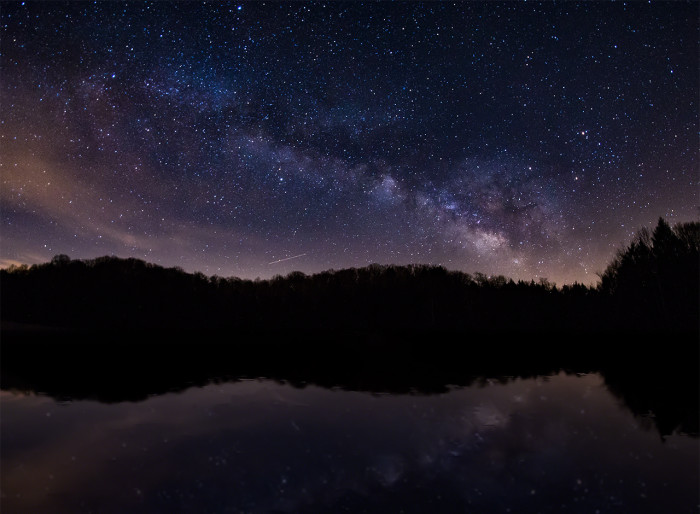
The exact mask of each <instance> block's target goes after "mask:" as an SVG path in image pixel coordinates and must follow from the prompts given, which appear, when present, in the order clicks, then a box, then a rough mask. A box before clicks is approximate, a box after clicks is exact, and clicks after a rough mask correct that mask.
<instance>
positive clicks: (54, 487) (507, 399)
mask: <svg viewBox="0 0 700 514" xmlns="http://www.w3.org/2000/svg"><path fill="white" fill-rule="evenodd" d="M2 395H3V396H2V400H3V418H2V427H3V430H2V442H3V474H2V486H3V491H5V492H6V494H5V496H4V497H3V506H4V507H6V509H7V510H8V511H12V512H20V511H21V512H52V513H62V512H71V513H72V512H78V511H82V510H87V509H92V510H95V511H99V512H103V511H104V512H134V513H137V512H149V513H150V512H191V511H193V510H198V511H201V510H210V511H217V512H229V511H230V512H241V511H243V512H358V511H362V512H397V511H403V512H465V511H469V512H472V511H473V512H560V511H564V512H596V511H600V512H609V511H623V512H691V511H694V508H695V507H696V506H697V498H698V496H697V480H698V452H697V449H698V441H697V439H692V438H689V437H686V436H682V435H678V434H674V435H672V436H670V437H669V438H667V439H666V441H665V442H662V441H661V440H660V439H659V437H658V434H656V433H655V432H654V431H653V430H648V428H645V427H644V426H643V425H640V423H639V420H637V419H634V418H633V417H632V416H631V415H630V414H629V412H627V411H626V410H625V409H624V408H621V405H620V404H619V403H618V402H617V401H616V400H615V399H614V398H613V397H612V396H611V395H610V394H609V393H608V392H607V390H606V389H605V387H604V385H603V383H602V380H601V378H600V376H598V375H588V376H583V377H573V376H565V375H563V374H560V375H557V376H552V377H540V378H537V379H525V380H520V379H518V380H514V381H507V382H506V383H502V384H499V383H494V382H491V381H489V382H485V383H484V384H482V385H481V386H472V387H469V388H457V389H453V390H451V391H450V392H449V393H446V394H440V395H436V396H421V395H370V394H367V393H358V392H351V391H341V390H328V389H321V388H318V387H315V386H309V387H307V388H304V389H295V388H292V387H290V386H288V385H282V384H279V383H274V382H271V381H262V380H261V381H245V382H238V383H223V384H211V385H208V386H206V387H204V388H192V389H188V390H186V391H185V392H183V393H182V394H179V395H176V394H165V395H160V396H154V397H151V398H149V399H147V400H146V401H143V402H136V403H132V402H123V403H119V404H112V405H103V404H99V403H96V402H91V401H75V402H72V403H70V402H69V403H65V404H58V403H56V402H55V401H53V400H50V399H48V398H46V397H43V396H33V395H32V396H20V395H17V394H14V393H6V392H3V393H2ZM76 427H80V428H79V429H78V430H76ZM177 470H180V471H177Z"/></svg>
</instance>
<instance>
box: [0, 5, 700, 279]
mask: <svg viewBox="0 0 700 514" xmlns="http://www.w3.org/2000/svg"><path fill="white" fill-rule="evenodd" d="M698 14H699V13H698V4H697V3H696V2H693V3H682V2H673V3H652V4H646V3H645V4H642V3H636V2H635V3H630V4H623V3H615V4H608V3H587V4H576V3H572V2H566V3H560V4H557V3H554V4H553V3H547V4H534V5H532V4H530V3H514V2H513V3H506V4H496V3H477V2H465V3H456V4H443V3H439V4H438V3H423V4H421V3H372V4H359V3H327V4H322V3H293V4H287V3H269V4H268V3H241V4H236V3H207V4H199V3H190V2H185V3H165V2H160V3H137V4H133V3H129V4H123V3H115V2H105V3H97V4H93V3H89V4H88V3H67V4H62V3H29V2H27V3H26V4H25V3H8V2H2V4H1V18H2V34H1V38H0V51H1V53H2V56H1V61H0V64H1V68H0V72H1V73H0V85H1V94H2V98H1V102H0V144H1V146H0V150H1V151H0V166H1V168H0V170H1V172H2V189H1V191H0V199H1V200H2V213H1V214H2V225H1V233H0V235H1V238H2V239H1V242H2V244H1V246H0V260H1V262H2V264H3V265H8V264H11V263H34V262H43V261H46V260H49V259H50V258H51V257H52V256H53V255H55V254H59V253H65V254H68V255H69V256H71V257H73V258H88V257H95V256H99V255H118V256H121V257H127V256H133V257H138V258H142V259H145V260H147V261H150V262H156V263H159V264H162V265H165V266H181V267H183V268H184V269H186V270H189V271H194V270H201V271H203V272H205V273H207V274H218V275H221V276H231V275H236V276H240V277H245V278H255V277H261V278H268V277H271V276H273V275H275V274H286V273H288V272H290V271H292V270H301V271H304V272H307V273H311V272H316V271H320V270H323V269H328V268H335V269H340V268H345V267H351V266H354V267H359V266H365V265H367V264H369V263H373V262H378V263H385V264H388V263H394V264H407V263H430V264H440V265H444V266H446V267H447V268H449V269H459V270H463V271H467V272H476V271H479V272H483V273H486V274H503V275H506V276H510V277H513V278H516V279H526V280H530V279H535V280H537V279H538V278H540V277H548V278H549V279H550V280H552V281H555V282H557V283H559V284H561V283H568V282H573V281H575V280H576V281H579V282H584V283H587V284H590V283H594V282H595V281H596V280H597V276H596V272H600V271H602V270H603V269H604V268H605V265H606V263H607V262H608V261H609V260H610V258H611V257H612V256H613V255H614V252H615V250H616V248H619V247H620V246H621V245H623V244H624V243H626V242H627V241H629V239H630V237H631V235H632V234H633V233H634V231H635V230H636V229H638V228H639V227H641V226H651V225H653V224H654V223H655V222H656V220H657V219H658V218H659V216H664V217H666V218H667V219H668V220H669V222H671V223H675V222H680V221H689V220H692V219H697V215H698V211H697V206H698V200H697V192H698V190H697V186H698V173H697V169H698V140H697V137H698V136H697V135H698V103H697V101H698V91H699V90H698V75H699V71H698V45H697V42H698Z"/></svg>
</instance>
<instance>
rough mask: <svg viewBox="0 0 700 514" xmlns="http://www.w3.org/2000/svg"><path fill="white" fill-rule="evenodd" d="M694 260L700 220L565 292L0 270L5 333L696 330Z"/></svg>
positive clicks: (473, 283) (489, 285) (119, 271)
mask: <svg viewBox="0 0 700 514" xmlns="http://www.w3.org/2000/svg"><path fill="white" fill-rule="evenodd" d="M699 251H700V223H698V222H691V223H681V224H678V225H676V226H675V227H673V228H671V227H670V226H669V225H668V223H667V222H666V221H665V220H664V219H659V222H658V224H657V226H656V228H655V229H654V230H653V231H652V232H650V231H648V230H647V229H641V230H640V231H639V232H638V233H637V235H636V236H635V238H634V239H633V240H632V242H631V243H630V244H629V245H628V246H627V247H625V248H623V249H621V250H619V251H618V253H617V255H616V256H615V258H614V259H613V261H612V262H611V263H610V264H609V266H608V267H607V269H606V270H605V271H604V272H603V273H602V274H601V281H600V284H599V285H598V286H597V287H587V286H584V285H582V284H573V285H565V286H563V287H560V288H558V287H555V286H554V285H553V284H551V283H550V282H548V281H547V280H545V279H542V280H540V281H538V282H535V281H530V282H525V281H517V282H516V281H513V280H510V279H507V278H505V277H503V276H495V277H487V276H485V275H483V274H481V273H476V274H473V275H470V274H468V273H463V272H460V271H449V270H447V269H445V268H443V267H441V266H431V265H420V264H418V265H408V266H395V265H379V264H372V265H370V266H367V267H364V268H350V269H343V270H338V271H335V270H328V271H324V272H322V273H318V274H314V275H306V274H304V273H302V272H299V271H295V272H292V273H290V274H288V275H287V276H284V277H283V276H279V275H278V276H275V277H273V278H272V279H270V280H243V279H240V278H235V277H232V278H222V277H219V276H212V277H207V276H205V275H204V274H202V273H193V274H190V273H186V272H184V271H183V270H182V269H180V268H164V267H161V266H158V265H155V264H149V263H146V262H144V261H142V260H139V259H135V258H128V259H121V258H117V257H99V258H96V259H86V260H72V259H70V258H69V257H68V256H66V255H57V256H55V257H54V258H53V259H52V260H51V262H48V263H44V264H36V265H33V266H11V267H10V268H8V269H5V270H1V271H0V287H1V288H2V293H1V294H0V308H1V313H2V320H3V322H4V324H5V326H7V325H8V322H11V323H13V324H21V325H25V326H44V327H57V328H64V329H80V330H87V329H120V330H123V329H154V330H162V329H172V330H178V329H193V330H216V331H221V330H223V331H233V332H235V331H242V330H243V331H245V330H250V331H256V330H258V331H259V330H282V331H284V330H290V329H296V330H328V331H337V330H354V331H368V332H373V331H385V330H399V331H401V330H408V331H411V330H442V331H449V332H454V331H457V332H471V333H490V334H493V333H497V334H500V333H510V332H519V333H562V332H563V333H596V332H601V331H602V332H610V331H620V332H629V331H645V332H648V331H661V332H669V331H670V332H684V333H696V332H697V330H698V312H699V309H698V298H699V296H700V295H699V293H698V291H699V289H698V285H699V284H700V274H699V269H698V268H699V263H700V258H699ZM15 326H16V325H15Z"/></svg>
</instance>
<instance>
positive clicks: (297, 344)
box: [0, 327, 700, 436]
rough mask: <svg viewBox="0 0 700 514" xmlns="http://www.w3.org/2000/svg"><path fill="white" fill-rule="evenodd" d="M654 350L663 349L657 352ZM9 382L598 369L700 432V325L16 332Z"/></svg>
mask: <svg viewBox="0 0 700 514" xmlns="http://www.w3.org/2000/svg"><path fill="white" fill-rule="evenodd" d="M653 349H656V350H653ZM0 352H1V359H0V364H1V374H0V387H1V388H2V389H3V390H9V391H22V392H30V393H35V394H44V395H47V396H50V397H53V398H55V399H57V400H59V401H67V400H85V399H90V400H96V401H100V402H107V403H112V402H121V401H132V402H134V401H142V400H145V399H147V398H148V397H150V396H154V395H159V394H165V393H170V392H179V391H184V390H186V389H188V388H190V387H201V386H205V385H207V384H210V383H217V382H219V383H220V382H235V381H238V380H242V379H258V378H264V379H270V380H275V381H278V382H281V383H288V384H290V385H292V386H294V387H306V386H308V385H316V386H319V387H323V388H330V389H332V388H340V389H344V390H352V391H365V392H370V393H374V394H381V393H391V394H421V395H422V394H440V393H445V392H447V391H449V389H450V388H452V387H462V386H470V385H473V384H479V383H480V382H483V381H484V380H485V379H495V380H501V381H504V380H505V381H508V380H511V379H515V378H518V377H520V378H526V377H536V376H549V375H553V374H557V373H559V372H562V371H563V372H566V373H600V374H601V375H602V376H603V377H604V380H605V383H606V385H607V386H608V388H609V389H610V390H611V392H613V393H614V394H615V395H616V396H617V397H618V398H620V399H621V401H622V402H623V403H624V404H625V405H626V406H627V407H628V408H629V409H630V410H631V411H632V412H633V413H634V414H635V415H637V416H640V417H647V418H648V417H651V420H652V422H653V424H654V425H655V427H656V429H657V430H658V431H659V433H660V435H661V436H665V435H668V434H670V433H673V432H674V431H680V432H682V433H686V434H689V435H693V436H697V435H698V432H699V430H698V418H699V416H700V414H699V410H700V409H699V395H698V385H699V384H700V382H699V378H698V365H697V363H698V357H699V355H698V344H697V334H694V333H690V334H688V333H685V334H679V333H674V334H668V333H666V334H660V333H656V334H654V333H646V334H641V333H636V334H629V333H628V334H620V333H616V334H611V333H607V334H600V333H598V334H595V333H588V334H581V333H578V334H564V333H548V334H534V333H515V332H508V333H506V332H502V333H494V332H491V333H486V332H480V333H471V334H465V333H457V332H449V331H393V332H383V333H380V332H374V333H369V332H360V331H356V332H333V331H326V332H324V331H319V330H317V331H312V330H306V331H301V330H300V331H295V332H290V331H274V330H270V331H267V332H260V331H258V332H255V333H238V334H236V335H231V334H227V333H222V332H217V331H186V330H185V331H183V330H173V331H138V332H134V331H109V332H106V331H105V332H100V331H88V330H85V331H68V330H65V331H57V330H53V331H52V330H48V331H41V330H16V329H15V330H12V329H8V328H7V327H6V330H4V331H3V332H2V338H1V339H0Z"/></svg>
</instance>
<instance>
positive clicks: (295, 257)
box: [267, 253, 306, 266]
mask: <svg viewBox="0 0 700 514" xmlns="http://www.w3.org/2000/svg"><path fill="white" fill-rule="evenodd" d="M304 255H306V254H305V253H301V254H299V255H295V256H294V257H287V258H285V259H280V260H278V261H272V262H268V263H267V265H268V266H269V265H270V264H277V263H278V262H284V261H291V260H292V259H297V258H299V257H303V256H304Z"/></svg>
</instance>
